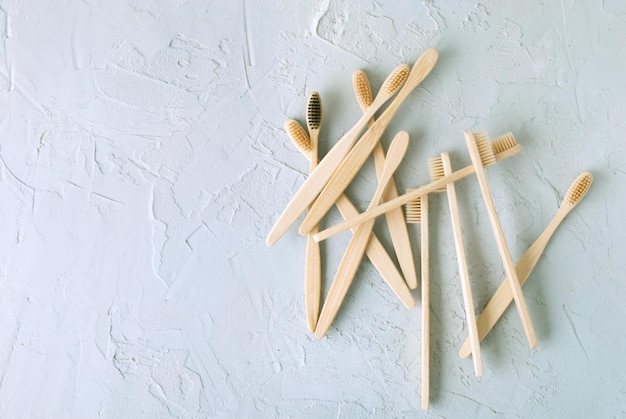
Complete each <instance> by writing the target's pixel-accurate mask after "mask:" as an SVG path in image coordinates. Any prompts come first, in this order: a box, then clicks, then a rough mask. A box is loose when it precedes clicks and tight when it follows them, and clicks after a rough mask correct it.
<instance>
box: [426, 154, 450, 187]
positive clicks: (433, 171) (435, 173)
mask: <svg viewBox="0 0 626 419" xmlns="http://www.w3.org/2000/svg"><path fill="white" fill-rule="evenodd" d="M428 170H429V172H430V180H431V182H435V181H437V180H439V179H441V178H443V177H444V176H445V172H444V170H443V160H441V157H433V158H431V159H428ZM445 190H446V186H445V185H444V186H442V187H440V188H438V189H436V190H435V192H445Z"/></svg>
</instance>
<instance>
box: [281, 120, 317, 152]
mask: <svg viewBox="0 0 626 419" xmlns="http://www.w3.org/2000/svg"><path fill="white" fill-rule="evenodd" d="M285 131H287V134H288V135H289V138H291V140H292V141H293V142H294V144H295V145H296V146H297V147H298V148H299V149H300V151H301V152H302V153H304V154H306V155H308V154H309V153H310V152H311V151H313V148H312V147H311V139H310V138H309V136H308V135H307V133H306V132H305V131H304V128H302V125H300V124H299V123H298V121H296V120H294V119H290V120H288V121H287V122H285Z"/></svg>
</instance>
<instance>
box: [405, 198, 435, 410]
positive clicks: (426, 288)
mask: <svg viewBox="0 0 626 419" xmlns="http://www.w3.org/2000/svg"><path fill="white" fill-rule="evenodd" d="M406 222H407V223H410V224H421V229H420V244H421V249H420V255H421V261H422V263H421V268H422V269H421V270H422V409H424V410H428V405H429V403H430V268H429V265H430V251H429V247H430V246H429V244H428V242H429V240H428V195H422V196H418V197H417V198H415V199H414V200H413V201H411V202H409V203H408V204H406Z"/></svg>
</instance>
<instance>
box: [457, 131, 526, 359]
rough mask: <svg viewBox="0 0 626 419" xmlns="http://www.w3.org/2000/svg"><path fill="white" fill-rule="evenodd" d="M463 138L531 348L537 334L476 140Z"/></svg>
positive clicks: (468, 135) (467, 136)
mask: <svg viewBox="0 0 626 419" xmlns="http://www.w3.org/2000/svg"><path fill="white" fill-rule="evenodd" d="M465 140H466V143H467V149H468V151H469V154H470V157H471V159H472V165H473V166H474V169H475V171H476V177H477V178H478V184H479V185H480V190H481V192H482V195H483V200H484V201H485V206H486V207H487V213H488V215H489V222H490V223H491V229H492V230H493V234H494V237H495V239H496V244H497V246H498V251H499V253H500V258H501V259H502V263H503V265H504V270H505V272H506V275H507V279H508V283H509V286H510V288H511V291H512V293H513V299H514V300H515V305H516V306H517V310H518V311H519V314H520V318H521V320H522V326H523V327H524V332H525V333H526V338H527V339H528V344H529V345H530V347H531V348H535V347H536V346H537V336H536V334H535V329H534V327H533V325H532V321H531V319H530V314H529V313H528V306H527V305H526V299H525V298H524V294H523V293H522V287H521V285H520V282H519V279H518V278H517V272H516V271H515V265H514V264H513V259H512V258H511V253H510V252H509V248H508V246H507V243H506V239H505V238H504V232H503V231H502V226H501V224H500V219H499V218H498V213H497V212H496V207H495V205H494V203H493V198H492V196H491V190H490V189H489V184H488V183H487V176H486V175H485V168H484V167H483V163H482V161H481V158H480V153H479V151H478V147H477V146H476V141H475V140H474V136H473V134H472V133H471V132H466V133H465Z"/></svg>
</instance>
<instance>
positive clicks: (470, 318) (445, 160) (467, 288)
mask: <svg viewBox="0 0 626 419" xmlns="http://www.w3.org/2000/svg"><path fill="white" fill-rule="evenodd" d="M428 166H429V168H430V179H431V180H437V179H441V178H442V177H444V176H447V175H449V174H450V173H452V163H451V162H450V155H449V154H448V153H441V156H440V157H435V158H432V159H430V160H428ZM443 190H444V191H447V194H448V206H449V207H450V217H451V220H452V232H453V234H454V245H455V248H456V256H457V263H458V264H459V277H460V278H461V291H462V293H463V306H464V307H465V318H466V320H467V330H468V331H469V335H470V342H471V344H472V345H471V347H472V359H473V361H474V374H476V376H477V377H482V376H483V373H484V370H483V360H482V356H481V353H480V340H479V339H478V330H477V326H476V312H475V311H474V298H473V297H472V285H471V283H470V276H469V269H468V268H467V258H466V256H465V245H464V244H463V231H462V230H461V218H460V216H459V207H458V204H457V201H456V188H455V187H454V183H448V184H447V185H446V187H445V188H444V189H443Z"/></svg>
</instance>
